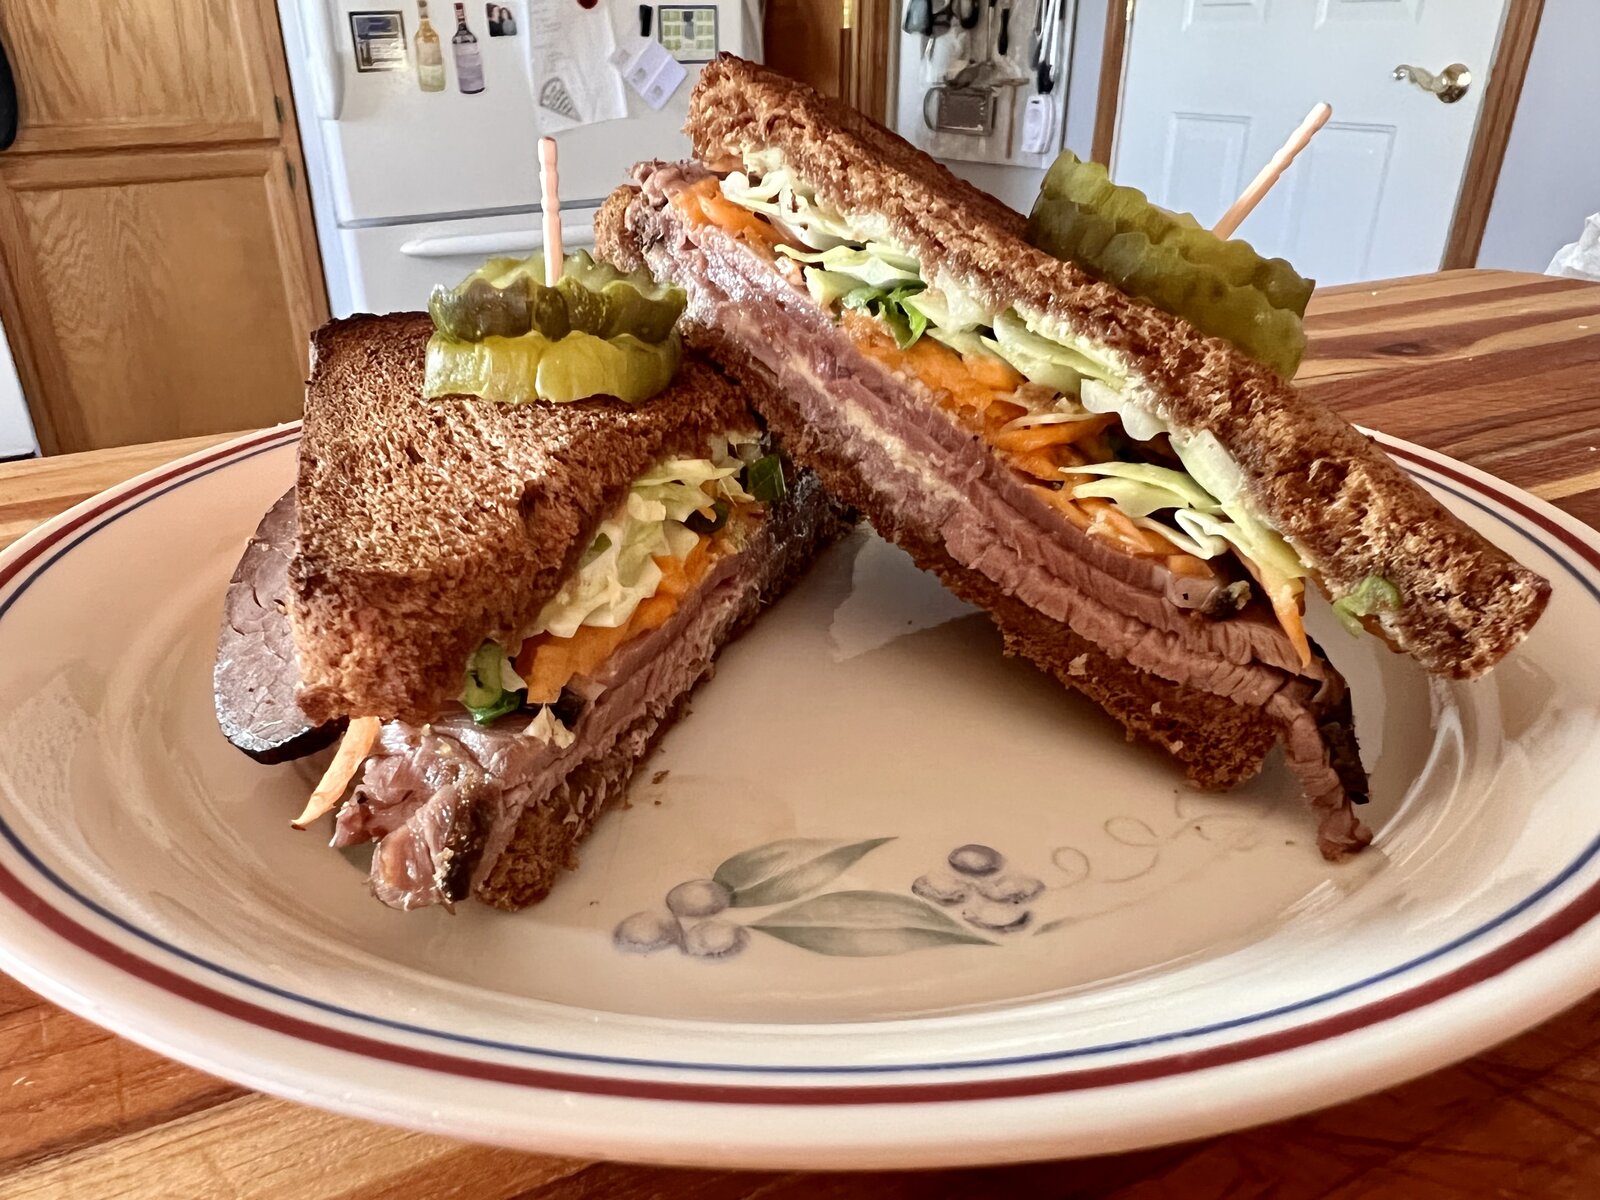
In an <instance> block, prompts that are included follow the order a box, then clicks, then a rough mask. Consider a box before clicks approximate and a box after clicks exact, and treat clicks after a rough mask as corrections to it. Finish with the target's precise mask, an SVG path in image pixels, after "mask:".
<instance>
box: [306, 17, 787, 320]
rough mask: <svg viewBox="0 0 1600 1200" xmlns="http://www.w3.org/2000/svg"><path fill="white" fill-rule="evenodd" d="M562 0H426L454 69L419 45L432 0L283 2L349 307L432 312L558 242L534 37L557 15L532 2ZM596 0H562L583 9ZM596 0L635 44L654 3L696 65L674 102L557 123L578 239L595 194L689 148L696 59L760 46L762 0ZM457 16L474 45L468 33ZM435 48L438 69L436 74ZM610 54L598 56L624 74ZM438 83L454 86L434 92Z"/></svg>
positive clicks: (620, 38) (327, 251) (565, 225)
mask: <svg viewBox="0 0 1600 1200" xmlns="http://www.w3.org/2000/svg"><path fill="white" fill-rule="evenodd" d="M549 2H551V0H504V3H498V4H486V3H484V2H483V0H472V2H470V3H467V4H465V5H456V4H454V3H441V2H440V0H428V3H427V7H428V10H429V14H428V15H429V19H430V23H431V26H432V29H433V30H434V31H435V32H436V33H437V35H438V38H439V48H440V51H441V57H442V63H443V79H442V81H441V80H440V77H439V74H440V73H439V70H438V68H437V67H434V66H431V65H430V64H431V62H432V58H431V55H430V54H429V53H428V51H427V49H425V48H424V47H423V46H420V45H419V44H418V41H417V33H418V27H419V17H418V10H419V5H418V3H417V0H390V2H388V3H385V2H384V0H278V14H279V18H280V21H281V23H282V26H283V40H284V48H285V50H286V52H287V56H288V63H289V75H290V80H291V84H292V86H293V89H294V101H295V111H296V113H297V115H298V117H299V121H300V131H301V143H302V145H303V147H304V150H305V157H306V169H307V171H308V173H309V175H310V180H309V183H310V190H311V200H312V208H313V211H314V214H315V216H316V223H317V240H318V243H319V245H320V247H321V250H322V262H323V270H324V273H325V275H326V277H327V283H328V300H329V303H330V305H331V306H332V309H333V312H334V314H335V315H338V316H343V315H347V314H349V313H352V312H379V313H382V312H393V311H397V310H404V309H419V308H423V307H425V306H426V303H427V298H428V293H429V291H430V290H431V289H432V287H433V285H434V284H436V283H454V282H456V281H458V280H459V279H460V278H461V277H463V276H464V275H466V274H467V273H468V272H469V271H471V270H472V269H473V268H475V267H476V266H478V264H479V263H481V262H482V261H483V259H485V258H488V257H491V256H494V255H518V256H520V255H526V254H529V253H532V252H533V251H535V250H538V249H540V248H542V245H543V234H542V230H541V226H542V215H541V211H540V207H539V177H538V154H537V142H538V138H539V136H540V134H541V132H542V130H541V128H540V123H539V115H538V112H539V110H538V109H537V108H536V107H535V103H534V96H535V90H534V83H535V81H534V80H533V78H532V75H533V70H532V67H531V64H530V59H529V43H528V39H529V38H530V37H532V36H534V34H533V32H532V28H533V26H534V25H535V24H536V23H537V22H538V20H539V19H540V18H541V13H542V12H547V11H551V10H540V11H536V12H534V13H530V12H529V5H530V3H534V4H545V3H549ZM595 2H596V0H588V3H584V2H583V0H561V3H564V4H570V5H572V6H573V11H574V12H575V13H576V12H578V11H579V8H580V6H581V7H582V8H587V9H593V8H594V6H595ZM598 4H600V5H602V6H605V8H606V11H607V14H608V16H609V19H610V26H611V29H612V38H613V40H614V42H615V43H616V45H618V46H621V47H624V48H625V49H636V48H637V47H638V46H639V45H640V42H639V38H640V35H641V25H642V22H643V20H644V17H643V10H649V14H650V25H651V30H650V40H653V41H656V42H658V43H660V44H662V45H663V47H664V48H665V47H670V48H671V50H672V53H673V57H674V58H676V59H678V60H679V61H681V62H682V64H683V66H684V68H685V69H686V72H687V75H686V78H684V80H683V82H682V83H681V84H680V85H679V86H678V87H677V89H676V90H675V91H674V92H673V93H672V94H671V96H670V98H668V99H667V101H666V104H665V106H664V107H663V108H661V109H660V110H659V111H653V110H652V109H651V108H650V106H648V105H647V104H646V103H645V102H644V101H643V100H642V99H641V98H640V97H639V96H638V95H637V94H635V93H634V92H633V91H632V90H631V89H626V88H625V89H624V92H625V94H626V97H627V115H626V117H624V118H622V119H618V120H611V121H604V122H601V123H598V124H593V125H584V126H580V127H578V128H575V129H569V130H567V131H566V132H561V133H557V134H556V135H555V137H556V141H557V142H558V144H559V146H560V177H561V218H562V219H561V224H562V237H563V240H564V242H565V244H566V246H567V248H568V249H569V250H570V249H573V248H577V247H580V246H585V245H588V244H590V242H591V240H592V233H591V228H590V227H591V223H592V220H593V217H594V213H595V210H596V208H597V207H598V206H599V204H600V202H601V201H603V200H604V199H605V197H606V196H607V195H608V194H609V193H610V192H611V190H612V189H613V188H614V187H616V186H617V185H618V184H619V183H623V182H625V181H626V179H627V171H628V168H629V167H630V166H632V164H633V163H635V162H637V161H639V160H640V159H646V158H681V157H685V156H687V154H688V152H689V141H688V138H687V137H685V136H684V134H683V133H682V126H683V121H684V115H685V112H686V111H687V105H688V100H689V91H690V89H691V88H692V87H693V86H694V82H695V80H696V78H697V77H698V74H699V71H700V69H701V66H702V63H701V62H699V61H695V60H703V59H709V58H710V57H711V55H712V52H713V48H714V49H716V50H726V51H730V52H732V53H735V54H742V55H744V56H745V57H759V55H760V36H761V32H760V31H761V24H760V20H761V18H760V9H759V4H760V0H708V2H695V3H683V4H675V3H674V4H659V5H655V4H652V5H640V4H638V3H635V2H633V0H627V2H624V0H598ZM458 14H459V15H460V16H464V18H465V26H466V29H467V32H469V33H470V34H471V35H472V37H473V38H475V39H476V41H475V43H468V44H460V43H457V42H456V41H455V38H456V36H457V33H458V29H459V22H458ZM557 15H559V12H558V13H557ZM491 17H494V18H496V19H495V20H494V22H493V28H494V29H495V30H496V31H498V34H497V35H495V34H491V20H490V18H491ZM530 18H531V19H530ZM507 30H514V32H507ZM686 35H687V36H686ZM474 55H475V57H474ZM419 56H420V57H421V58H422V60H423V66H424V67H425V68H428V69H426V70H424V71H422V72H420V73H419V71H418V62H419ZM596 57H597V56H595V55H594V54H593V53H591V56H590V62H589V63H586V65H585V69H586V70H588V69H591V67H592V69H593V70H594V71H613V70H615V68H614V67H613V66H612V65H611V64H610V63H608V62H606V61H604V59H599V60H598V61H594V60H595V58H596ZM480 71H481V80H480V77H479V72H480ZM424 81H426V82H429V83H431V84H432V85H433V87H435V88H438V87H439V86H440V83H441V82H442V84H443V87H442V90H433V91H429V90H424V88H423V86H422V84H423V82H424ZM480 83H481V90H475V91H468V90H464V89H472V88H476V87H478V86H479V85H480Z"/></svg>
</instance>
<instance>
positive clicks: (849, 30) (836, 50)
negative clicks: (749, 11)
mask: <svg viewBox="0 0 1600 1200" xmlns="http://www.w3.org/2000/svg"><path fill="white" fill-rule="evenodd" d="M897 11H898V6H897V5H895V4H894V3H892V0H767V4H766V9H765V17H764V20H763V23H762V44H763V46H764V49H765V58H766V64H767V66H769V67H771V68H772V69H773V70H775V71H779V72H781V73H783V74H784V75H787V76H789V78H791V79H798V80H799V81H800V82H801V83H805V84H809V85H810V86H811V87H813V88H815V89H816V90H817V91H819V92H821V93H822V94H823V95H824V96H838V97H841V98H842V99H844V100H845V101H846V102H847V103H849V104H851V105H853V106H854V107H856V108H858V109H860V110H861V111H862V112H864V113H866V114H867V115H868V116H869V117H872V118H874V119H875V120H879V121H881V120H883V119H884V114H885V113H886V112H887V111H888V110H889V103H888V97H889V52H890V46H891V41H892V38H893V28H894V22H895V21H896V20H897V19H898V17H897Z"/></svg>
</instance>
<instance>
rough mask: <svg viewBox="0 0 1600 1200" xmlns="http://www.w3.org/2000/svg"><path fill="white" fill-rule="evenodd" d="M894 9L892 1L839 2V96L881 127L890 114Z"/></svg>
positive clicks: (862, 0)
mask: <svg viewBox="0 0 1600 1200" xmlns="http://www.w3.org/2000/svg"><path fill="white" fill-rule="evenodd" d="M894 10H895V4H894V0H841V4H840V10H839V17H840V21H839V24H840V31H841V41H840V45H839V49H840V60H839V95H840V97H841V98H842V99H843V100H844V102H845V103H846V104H849V105H851V106H852V107H854V108H857V109H859V110H860V111H861V112H864V113H866V115H867V116H869V117H871V118H872V119H873V120H874V121H877V122H879V123H880V124H882V123H887V120H888V113H889V58H890V53H889V52H890V50H891V48H892V46H893V39H894V35H895V30H896V28H897V26H896V25H895V23H894Z"/></svg>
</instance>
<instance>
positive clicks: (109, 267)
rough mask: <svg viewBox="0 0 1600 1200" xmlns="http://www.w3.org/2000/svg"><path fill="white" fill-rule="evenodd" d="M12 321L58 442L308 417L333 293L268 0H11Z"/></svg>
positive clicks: (6, 254)
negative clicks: (315, 342)
mask: <svg viewBox="0 0 1600 1200" xmlns="http://www.w3.org/2000/svg"><path fill="white" fill-rule="evenodd" d="M0 37H3V38H4V40H5V44H6V47H7V50H8V51H9V52H10V54H11V59H12V63H13V68H14V73H15V75H16V79H17V88H18V93H19V106H20V111H21V127H20V131H19V135H18V138H17V141H16V143H15V144H14V145H13V146H12V147H11V149H10V150H8V151H6V152H5V153H4V154H0V317H3V319H4V322H5V329H6V333H7V336H8V337H9V339H10V341H11V345H12V349H13V353H14V355H15V357H16V360H17V370H18V374H19V375H20V376H21V378H22V385H23V391H24V393H25V394H26V395H27V397H28V401H29V407H30V409H31V411H32V414H33V420H34V425H35V428H36V430H37V432H38V435H39V441H40V445H41V446H42V447H43V448H44V450H45V451H46V452H47V453H52V452H62V451H72V450H87V449H94V448H98V447H102V446H113V445H121V444H127V443H131V442H143V441H151V440H155V439H161V438H173V437H185V436H192V435H196V434H202V433H210V432H216V431H222V430H232V429H244V428H248V427H252V426H259V425H264V424H270V423H272V422H275V421H281V420H286V419H290V418H292V417H294V416H296V415H298V413H299V411H300V405H301V400H302V386H303V384H302V381H303V380H304V378H305V367H306V362H305V357H306V337H307V335H308V334H309V332H310V331H311V329H312V328H314V327H315V326H316V325H317V324H318V323H320V322H321V321H323V320H325V319H326V316H327V300H326V297H325V294H324V291H323V286H322V278H321V268H320V264H319V262H318V259H317V252H316V241H315V236H314V232H313V227H312V223H311V214H310V206H309V203H308V201H307V197H306V193H305V185H304V177H305V176H304V170H303V168H302V164H301V162H300V151H299V144H298V140H297V137H296V130H295V125H294V116H293V111H292V107H291V106H290V104H289V90H288V82H287V77H286V73H285V70H284V63H283V49H282V45H281V42H280V40H279V33H278V27H277V20H276V14H275V12H274V10H273V6H272V4H271V3H270V0H78V2H77V3H75V4H73V5H71V6H67V5H63V4H59V3H51V4H41V3H39V2H38V0H0Z"/></svg>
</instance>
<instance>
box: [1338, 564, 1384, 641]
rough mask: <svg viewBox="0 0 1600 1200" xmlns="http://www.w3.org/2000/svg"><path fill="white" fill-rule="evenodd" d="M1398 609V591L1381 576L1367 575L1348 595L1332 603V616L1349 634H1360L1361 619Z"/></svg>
mask: <svg viewBox="0 0 1600 1200" xmlns="http://www.w3.org/2000/svg"><path fill="white" fill-rule="evenodd" d="M1399 607H1400V589H1399V588H1397V587H1395V586H1394V584H1392V583H1390V582H1389V581H1388V580H1387V579H1385V578H1384V577H1383V576H1382V575H1368V576H1367V577H1366V578H1365V579H1363V580H1362V581H1361V582H1360V583H1358V584H1356V586H1355V589H1354V590H1353V591H1351V592H1350V593H1349V594H1348V595H1345V596H1341V597H1339V599H1337V600H1335V601H1334V602H1333V615H1334V616H1336V617H1338V618H1339V623H1340V624H1341V625H1343V626H1344V627H1345V629H1347V630H1349V631H1350V632H1351V633H1353V634H1354V633H1360V632H1362V630H1363V628H1364V626H1363V625H1362V624H1361V618H1362V617H1370V616H1372V615H1373V614H1374V613H1377V612H1380V611H1388V612H1393V611H1394V610H1395V609H1397V608H1399Z"/></svg>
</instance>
